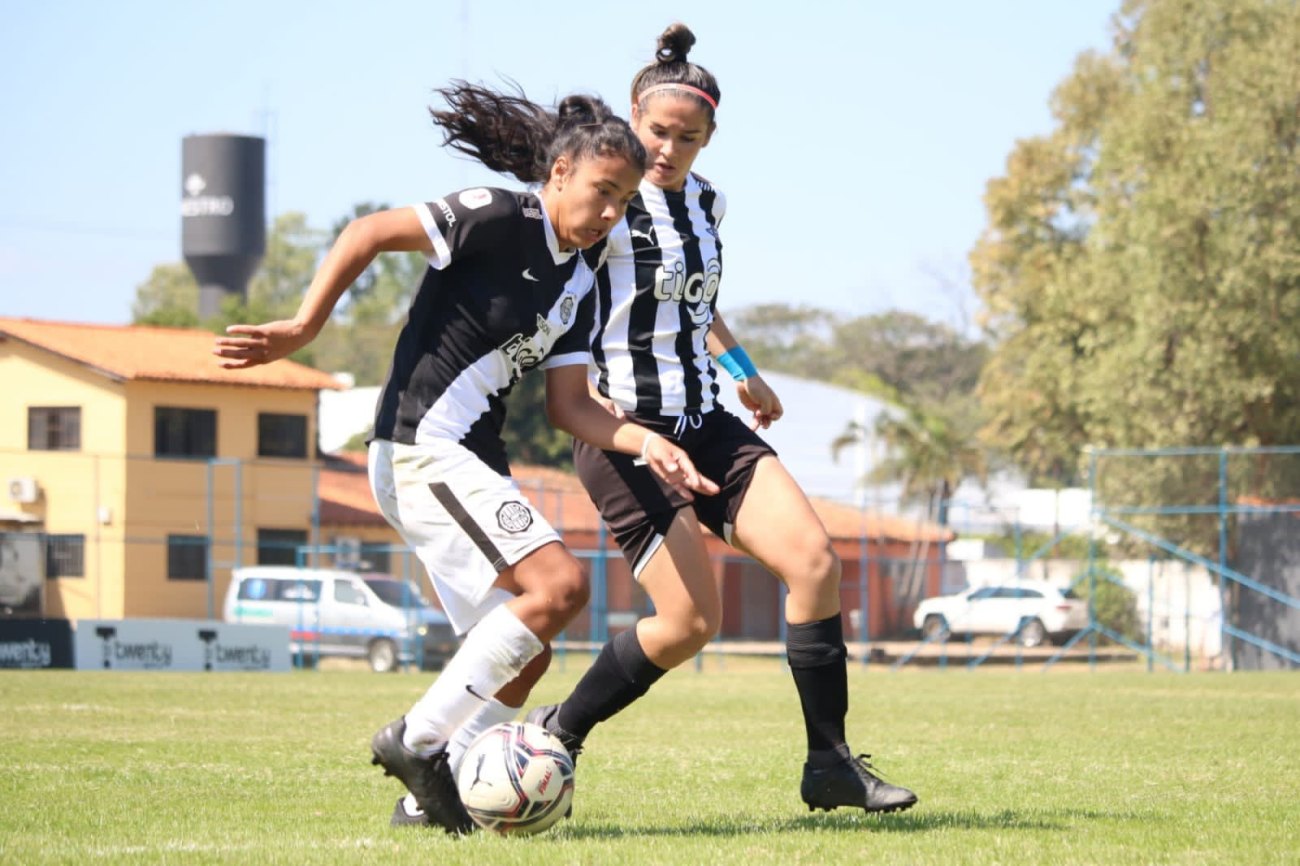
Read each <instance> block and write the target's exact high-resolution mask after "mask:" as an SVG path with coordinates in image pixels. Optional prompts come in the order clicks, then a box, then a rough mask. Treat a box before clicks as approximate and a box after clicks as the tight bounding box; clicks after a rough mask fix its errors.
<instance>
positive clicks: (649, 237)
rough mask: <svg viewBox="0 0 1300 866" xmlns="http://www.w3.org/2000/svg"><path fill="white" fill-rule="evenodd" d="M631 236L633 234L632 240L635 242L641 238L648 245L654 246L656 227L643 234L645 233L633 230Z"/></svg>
mask: <svg viewBox="0 0 1300 866" xmlns="http://www.w3.org/2000/svg"><path fill="white" fill-rule="evenodd" d="M631 234H632V238H633V239H634V240H635V239H636V238H641V239H643V240H644V241H645V242H646V243H648V244H653V243H654V242H655V230H654V227H653V226H652V227H651V228H650V231H648V232H643V231H639V230H637V229H632V230H631Z"/></svg>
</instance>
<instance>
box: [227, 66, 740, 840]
mask: <svg viewBox="0 0 1300 866" xmlns="http://www.w3.org/2000/svg"><path fill="white" fill-rule="evenodd" d="M440 93H441V94H442V95H443V97H444V98H445V99H446V100H447V103H448V108H447V109H446V110H442V111H433V112H432V113H433V118H434V121H435V123H437V124H438V125H439V126H441V127H442V128H443V130H444V133H445V136H446V142H445V143H446V144H448V145H450V146H452V147H454V148H456V149H458V150H461V151H462V152H464V153H468V154H471V155H473V156H475V157H476V158H478V159H479V160H480V161H481V162H483V163H484V164H485V165H487V166H488V167H489V168H492V169H494V170H496V171H500V172H503V173H509V174H513V175H514V176H515V177H517V178H519V179H520V180H523V181H525V182H541V183H542V184H543V185H542V187H541V189H540V190H539V191H537V192H536V193H532V192H527V193H523V192H510V191H506V190H502V189H485V188H478V189H468V190H464V191H461V192H459V193H454V194H451V195H447V196H444V197H442V198H438V199H435V200H433V201H431V202H429V203H427V204H420V205H416V206H415V207H410V208H400V209H396V210H389V211H383V212H380V213H376V214H372V215H369V216H365V217H362V218H360V219H357V220H354V221H353V222H352V223H350V224H349V225H348V226H347V228H346V229H345V230H344V231H343V232H342V233H341V234H340V235H339V238H338V240H337V241H336V243H335V244H334V246H333V248H332V249H331V250H330V252H329V254H328V255H327V256H326V257H325V260H324V261H323V262H322V264H321V267H320V269H319V271H318V272H317V274H316V276H315V278H314V279H313V281H312V284H311V286H310V288H309V289H308V291H307V294H306V297H305V298H304V299H303V302H302V304H301V306H300V307H299V310H298V312H297V315H295V316H294V318H293V319H289V320H283V321H277V322H270V323H267V324H262V325H233V326H231V327H230V328H228V329H227V331H228V336H225V337H219V338H218V339H217V342H216V348H215V350H214V351H215V354H217V355H218V356H219V357H220V358H221V364H222V365H223V366H225V367H229V368H235V369H239V368H243V367H251V366H254V365H257V364H264V363H268V362H270V361H273V360H275V359H277V358H283V357H285V356H286V355H289V354H290V353H292V352H294V351H296V350H297V349H299V348H301V347H302V346H305V345H306V344H307V343H309V342H310V341H311V340H312V339H313V338H314V337H315V336H316V334H317V333H319V331H320V329H321V327H323V326H324V324H325V322H326V321H327V320H328V318H329V315H330V312H331V311H332V310H333V309H334V307H335V305H336V304H337V302H338V300H339V298H340V297H341V295H342V294H343V292H344V291H345V290H346V289H347V287H348V286H349V285H351V284H352V282H353V281H354V280H355V279H356V278H357V276H358V275H359V274H361V272H362V271H363V270H364V269H365V268H366V267H367V266H368V265H369V264H370V262H371V261H373V260H374V258H375V256H376V255H377V254H378V253H380V252H383V251H391V250H418V251H421V252H423V253H424V254H425V255H426V256H427V257H428V260H429V267H428V269H427V271H426V272H425V276H424V279H423V281H422V283H421V284H420V287H419V289H418V291H417V292H416V294H415V297H414V299H413V301H412V304H411V309H410V314H409V318H408V320H407V323H406V325H405V327H404V328H403V329H402V332H401V334H400V336H399V337H398V340H397V346H396V348H395V350H394V353H393V362H392V367H391V369H390V371H389V374H388V380H387V382H386V383H385V385H384V388H383V391H382V394H381V396H380V399H379V405H378V407H377V410H376V420H375V431H374V439H373V441H372V442H371V444H370V482H371V488H372V490H373V492H374V495H375V499H376V500H377V502H378V503H379V506H380V508H381V510H382V511H383V514H384V516H385V517H386V518H387V519H388V520H389V522H390V523H392V525H393V526H394V527H395V528H396V529H397V530H398V532H399V533H401V535H402V537H403V539H404V540H405V541H406V542H407V543H408V544H409V545H410V546H411V547H412V548H413V549H414V550H415V552H416V553H417V555H418V556H419V557H420V560H421V561H422V562H423V564H424V566H425V568H426V569H427V570H428V572H429V577H430V579H431V580H432V582H433V585H434V588H435V589H436V590H437V593H438V597H439V598H440V599H441V601H442V603H443V606H444V608H445V609H446V612H447V615H448V617H449V618H450V619H451V621H452V624H453V625H454V626H455V627H456V629H457V631H458V632H459V633H461V634H466V633H467V634H466V637H465V639H464V642H463V643H462V645H461V647H460V650H459V651H458V652H457V653H456V655H455V656H454V657H453V658H452V659H451V660H450V661H449V662H448V664H447V666H446V667H445V668H444V670H443V671H442V673H441V675H440V676H439V677H438V679H437V680H436V681H435V682H434V683H433V685H432V686H431V687H430V688H429V690H428V692H427V693H426V694H425V695H424V696H423V697H422V698H421V699H420V700H419V701H418V702H417V703H416V704H415V705H414V706H413V707H412V708H411V709H410V710H409V711H408V712H407V713H406V714H405V715H404V716H402V717H401V718H398V719H397V720H395V721H394V722H392V723H390V724H389V725H387V726H385V727H384V728H382V729H381V730H380V731H379V732H378V733H376V734H375V736H374V738H373V739H372V742H371V748H372V752H373V762H374V763H376V764H380V765H382V766H383V768H384V770H385V772H386V773H387V774H389V775H394V776H397V777H398V778H399V779H401V781H402V782H403V783H404V784H405V785H406V787H407V789H408V790H409V791H410V795H411V797H412V798H413V799H414V801H415V803H416V805H418V807H419V810H418V811H414V813H413V810H412V809H410V808H408V807H407V804H406V801H405V800H399V801H398V803H397V807H396V809H395V810H394V813H393V823H394V824H406V823H428V824H431V825H435V826H441V827H442V828H444V829H445V830H447V831H448V832H453V833H464V832H468V831H469V830H471V829H472V826H473V825H472V823H471V821H470V819H469V816H468V814H467V813H466V812H465V809H464V807H463V806H462V805H461V802H460V798H459V795H458V794H457V791H456V785H455V781H454V778H453V774H452V763H453V761H454V755H453V754H452V753H453V752H454V751H455V747H453V744H452V741H453V739H454V740H455V742H456V743H457V744H458V745H459V748H460V749H461V751H462V753H463V748H464V746H465V745H466V744H467V743H468V742H469V741H470V740H472V739H473V737H474V736H475V735H476V733H477V732H479V731H481V730H485V729H486V728H488V727H491V726H492V725H494V724H496V723H498V722H501V721H506V720H509V719H511V718H513V717H514V715H515V712H516V710H517V709H518V708H519V707H521V706H523V703H524V701H525V700H526V698H527V695H528V692H529V690H530V689H531V687H532V685H533V684H534V683H535V682H536V680H537V679H538V677H540V676H541V674H542V673H543V672H544V671H545V669H546V665H547V663H548V662H549V658H550V652H549V646H548V645H549V642H550V641H551V639H552V638H554V637H555V635H557V634H558V633H559V632H560V631H561V630H562V629H563V628H564V626H565V625H566V624H567V623H568V622H569V620H570V619H571V618H572V617H573V616H574V615H575V614H576V613H577V612H578V611H579V610H580V609H581V608H582V607H583V606H584V605H585V604H586V601H587V595H588V587H587V583H586V578H585V576H584V574H583V571H582V568H581V567H580V566H579V564H578V562H577V560H576V559H575V558H574V557H573V555H572V554H571V553H569V551H568V550H567V549H566V548H565V547H564V545H563V544H562V543H561V542H560V539H559V536H558V535H557V534H556V532H555V530H554V529H552V528H551V527H550V526H549V525H548V524H547V522H546V520H545V519H544V518H543V517H542V515H541V514H540V513H539V512H538V511H537V510H536V509H535V508H534V507H533V506H532V504H531V503H529V501H528V499H527V497H525V496H524V494H523V493H522V492H521V491H520V489H519V487H518V485H517V484H516V483H515V482H514V480H513V479H512V478H511V477H510V470H509V467H508V465H507V463H506V456H505V446H504V444H503V442H502V440H501V429H502V422H503V420H504V414H505V410H504V407H503V405H502V398H503V397H504V396H505V394H506V392H508V391H509V389H510V388H511V386H513V384H514V383H515V382H516V381H517V380H518V379H519V378H520V376H522V375H524V374H525V373H527V372H528V371H529V370H532V369H534V368H538V367H540V368H542V369H545V370H546V377H547V381H546V384H547V397H546V401H547V413H548V415H549V417H550V419H551V421H552V423H554V424H555V425H556V426H558V427H560V428H562V429H564V430H566V431H568V432H570V433H573V434H574V435H575V436H578V437H582V438H585V439H588V440H590V441H591V442H592V443H593V444H594V445H596V446H598V447H600V448H607V449H613V450H614V451H622V452H626V453H627V454H628V455H629V456H630V457H631V456H636V457H637V458H639V459H641V460H645V461H646V462H647V463H648V464H649V465H650V466H651V468H652V470H653V471H654V473H655V475H656V477H661V478H663V479H664V481H665V482H666V483H668V484H670V485H672V486H673V487H674V489H676V490H677V491H678V492H679V493H680V494H681V495H683V496H685V497H687V498H689V497H690V496H691V491H697V492H701V493H705V494H709V493H714V492H716V491H717V489H718V488H717V485H714V484H712V482H709V481H707V480H706V479H702V478H701V477H700V475H699V473H698V472H696V471H695V468H694V466H693V464H692V462H691V460H690V458H689V457H687V456H686V454H685V452H684V451H683V450H682V449H681V448H680V447H678V446H676V445H674V444H672V443H670V442H668V441H667V440H666V439H665V438H664V437H661V436H657V435H655V434H654V433H652V432H651V431H650V430H648V429H647V428H644V427H641V426H639V425H637V424H635V423H633V422H630V421H628V420H624V419H619V418H615V417H614V416H612V415H611V414H610V413H609V412H608V411H606V409H605V408H604V407H603V406H601V405H600V404H599V403H598V402H596V401H595V400H593V399H592V398H591V395H590V393H589V391H588V386H587V375H586V369H585V366H574V365H573V362H574V361H575V360H576V361H577V362H578V363H579V364H582V365H585V363H586V359H587V357H588V351H589V347H588V338H589V335H590V331H591V327H592V321H593V320H592V306H593V303H594V297H593V295H592V287H593V285H594V281H595V270H597V269H599V267H600V262H601V261H602V259H603V257H604V254H605V253H604V240H605V237H606V235H607V234H608V232H609V230H610V229H611V228H612V227H613V226H614V225H616V224H617V223H618V221H619V220H620V219H621V218H622V216H623V213H624V211H625V209H626V206H627V203H628V202H629V201H630V200H631V198H632V196H633V195H634V194H635V192H636V189H637V184H638V182H639V181H640V179H641V177H642V174H643V172H644V166H645V149H644V147H643V146H642V145H641V143H640V141H639V140H638V139H637V137H636V136H635V135H634V134H633V133H632V131H631V129H630V128H629V127H628V125H627V124H626V123H625V122H624V121H622V120H621V119H619V118H617V117H614V116H613V115H612V114H611V113H610V111H609V109H608V107H606V106H605V104H604V103H603V102H601V101H600V100H598V99H595V98H592V97H587V96H570V97H568V98H566V99H564V100H563V101H562V102H561V103H560V105H559V107H558V111H556V112H554V113H552V112H549V111H547V110H545V109H543V108H541V107H539V106H537V105H534V104H533V103H531V102H529V101H527V100H526V99H525V98H524V97H523V94H522V93H521V94H519V95H517V96H516V95H513V94H502V93H498V92H496V91H492V90H489V89H486V88H482V87H478V86H472V85H468V84H465V83H463V82H461V83H457V84H454V85H453V86H452V87H450V88H447V89H444V90H442V91H440ZM564 361H567V363H559V362H564Z"/></svg>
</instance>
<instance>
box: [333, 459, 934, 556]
mask: <svg viewBox="0 0 1300 866" xmlns="http://www.w3.org/2000/svg"><path fill="white" fill-rule="evenodd" d="M331 463H332V464H333V465H332V466H327V467H326V468H324V469H322V470H321V473H320V487H319V489H320V500H321V502H320V520H321V524H322V525H324V526H383V525H385V523H386V521H385V520H384V518H383V515H381V514H380V513H379V508H378V506H376V505H375V500H374V497H373V496H372V495H371V493H370V482H369V481H368V480H367V478H366V455H365V454H357V453H346V452H345V453H340V454H335V455H332V457H331ZM511 472H512V473H513V475H514V478H515V480H516V481H517V482H518V483H519V487H520V489H521V490H523V491H524V493H525V494H527V496H528V499H529V501H530V502H532V503H533V505H534V506H536V507H537V509H538V510H539V511H541V512H542V514H543V515H545V516H546V519H547V520H548V521H549V522H550V523H551V525H552V526H554V527H555V528H556V529H560V530H564V531H570V532H582V531H588V532H594V531H596V530H597V528H598V527H599V526H600V516H599V514H598V513H597V512H596V507H595V506H594V505H592V504H591V499H590V497H588V496H587V491H586V490H585V489H584V488H583V486H582V482H581V481H579V480H578V478H577V476H575V475H572V474H570V473H568V472H563V471H561V470H559V469H551V468H547V467H543V466H512V467H511ZM812 505H813V510H814V511H816V512H817V516H818V517H820V518H821V520H822V523H823V524H824V525H825V526H826V531H827V532H828V533H830V535H831V537H832V538H839V539H857V538H861V537H862V535H863V534H864V533H865V534H866V535H867V537H868V538H872V539H886V540H889V541H924V540H929V541H947V540H951V539H952V538H953V537H954V534H953V533H952V532H951V531H950V530H946V529H944V528H943V527H940V526H937V525H935V524H933V523H929V522H926V521H918V520H914V519H908V518H904V517H897V516H894V515H887V514H878V513H876V512H872V511H860V510H858V509H856V508H852V507H850V506H847V505H842V504H840V503H837V502H829V501H827V500H824V499H814V500H813V501H812Z"/></svg>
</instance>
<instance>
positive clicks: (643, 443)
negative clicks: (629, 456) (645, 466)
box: [641, 430, 660, 463]
mask: <svg viewBox="0 0 1300 866" xmlns="http://www.w3.org/2000/svg"><path fill="white" fill-rule="evenodd" d="M658 438H660V437H659V434H658V433H656V432H655V431H653V430H651V431H650V432H649V434H648V435H647V436H646V437H645V439H643V440H641V462H642V463H644V462H646V456H645V453H646V451H648V450H649V449H650V443H651V442H652V441H654V440H655V439H658Z"/></svg>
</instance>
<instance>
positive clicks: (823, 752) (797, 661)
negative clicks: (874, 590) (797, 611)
mask: <svg viewBox="0 0 1300 866" xmlns="http://www.w3.org/2000/svg"><path fill="white" fill-rule="evenodd" d="M785 652H786V659H787V660H788V661H789V663H790V673H791V674H793V675H794V685H795V688H796V689H798V691H799V703H800V704H801V705H802V706H803V724H804V728H805V729H806V731H807V733H808V760H809V762H810V763H812V764H814V765H824V764H830V763H834V762H836V761H839V760H841V759H842V755H843V753H844V752H845V751H846V749H847V746H845V744H844V717H845V716H846V715H847V714H848V711H849V680H848V669H847V663H846V661H845V658H846V656H847V655H848V652H847V650H846V649H845V647H844V627H843V625H842V623H841V622H840V615H839V614H838V613H837V614H835V615H834V616H832V617H827V618H826V619H822V620H818V621H817V622H807V623H800V624H799V625H789V624H787V625H786V632H785Z"/></svg>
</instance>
